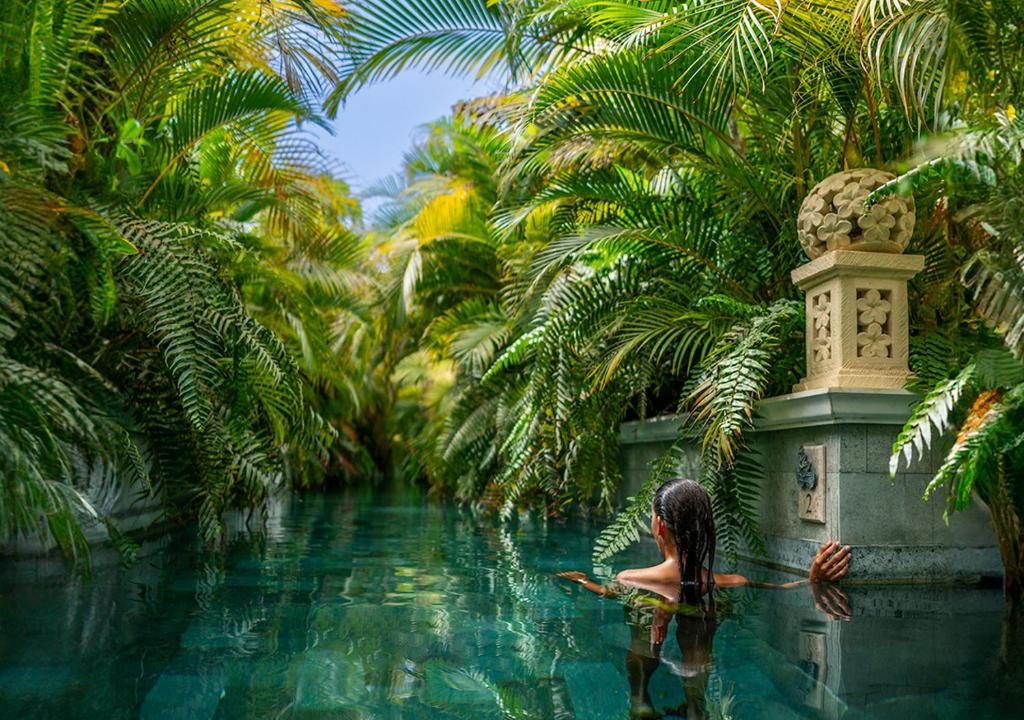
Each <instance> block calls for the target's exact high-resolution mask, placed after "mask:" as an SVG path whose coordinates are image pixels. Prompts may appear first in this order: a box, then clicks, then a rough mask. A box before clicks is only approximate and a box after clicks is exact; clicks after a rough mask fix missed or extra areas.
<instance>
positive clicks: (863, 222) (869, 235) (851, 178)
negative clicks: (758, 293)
mask: <svg viewBox="0 0 1024 720" xmlns="http://www.w3.org/2000/svg"><path fill="white" fill-rule="evenodd" d="M893 177H894V176H893V175H891V174H889V173H886V172H882V171H879V170H872V169H869V168H865V169H858V170H849V171H846V172H841V173H836V174H835V175H832V176H830V177H828V178H826V179H825V180H823V181H822V182H821V183H819V184H818V185H817V186H815V187H814V189H813V190H811V192H810V194H808V196H807V198H806V199H805V200H804V203H803V205H802V206H801V207H800V215H799V219H798V223H797V226H798V232H799V237H800V243H801V245H802V246H803V248H804V251H805V252H806V253H807V255H808V257H810V258H811V262H809V263H807V264H806V265H803V266H801V267H799V268H797V269H796V270H794V271H793V273H792V278H793V282H794V283H795V284H796V285H797V286H798V287H799V288H800V289H801V290H803V291H804V292H805V293H806V294H807V377H806V378H804V380H803V382H801V383H799V384H798V385H796V386H795V387H794V388H793V390H794V392H800V391H803V390H816V389H820V388H863V389H866V390H871V389H877V390H882V389H899V388H902V387H903V386H904V385H906V383H907V380H908V379H909V377H910V369H909V367H908V365H907V360H908V338H909V327H908V319H907V281H908V280H909V279H910V278H911V277H913V276H914V275H915V274H916V273H918V272H920V271H921V269H922V268H924V257H922V256H920V255H903V254H902V253H903V251H904V250H905V249H906V247H907V243H908V242H909V241H910V236H911V234H912V233H913V230H914V199H913V198H912V197H903V196H890V197H887V198H885V199H883V200H881V201H880V202H878V203H876V204H874V205H872V206H871V207H870V208H867V209H865V201H866V200H867V197H868V194H869V193H871V192H872V191H873V190H876V189H878V188H879V187H881V186H882V185H883V184H885V183H886V182H888V181H889V180H891V179H893Z"/></svg>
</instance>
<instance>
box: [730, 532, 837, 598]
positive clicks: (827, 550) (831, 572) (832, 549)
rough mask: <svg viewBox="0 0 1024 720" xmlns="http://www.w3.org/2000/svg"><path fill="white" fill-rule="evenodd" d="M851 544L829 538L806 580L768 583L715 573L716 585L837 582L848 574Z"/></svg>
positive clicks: (790, 585) (785, 587)
mask: <svg viewBox="0 0 1024 720" xmlns="http://www.w3.org/2000/svg"><path fill="white" fill-rule="evenodd" d="M850 558H851V555H850V546H849V545H846V546H843V547H839V543H838V542H837V541H835V540H829V541H828V542H826V543H824V544H822V546H821V547H820V548H818V554H817V555H815V556H814V560H812V561H811V568H810V570H809V571H808V573H807V579H806V580H794V581H792V582H788V583H782V584H781V585H780V584H778V583H766V582H756V581H754V580H750V579H748V578H746V577H744V576H743V575H725V574H719V573H715V586H716V587H723V588H728V587H741V586H744V585H746V586H748V587H756V588H766V589H770V590H788V589H790V588H795V587H800V586H801V585H807V584H808V583H821V582H837V581H838V580H840V579H842V578H843V576H845V575H846V570H847V569H848V568H849V567H850Z"/></svg>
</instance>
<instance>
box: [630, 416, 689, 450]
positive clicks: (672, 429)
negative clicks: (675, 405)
mask: <svg viewBox="0 0 1024 720" xmlns="http://www.w3.org/2000/svg"><path fill="white" fill-rule="evenodd" d="M683 420H684V417H683V416H682V415H661V416H659V417H654V418H648V419H646V420H631V421H630V422H624V423H622V424H621V425H619V442H620V443H626V444H636V443H654V442H673V441H674V440H675V439H676V437H678V435H679V429H680V428H681V427H682V426H683Z"/></svg>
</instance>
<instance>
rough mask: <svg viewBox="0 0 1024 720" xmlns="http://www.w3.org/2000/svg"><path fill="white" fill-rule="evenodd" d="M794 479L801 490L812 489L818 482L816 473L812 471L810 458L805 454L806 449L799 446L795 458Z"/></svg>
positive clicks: (812, 466)
mask: <svg viewBox="0 0 1024 720" xmlns="http://www.w3.org/2000/svg"><path fill="white" fill-rule="evenodd" d="M796 481H797V482H798V483H800V488H801V489H803V490H813V489H814V488H815V486H816V485H817V484H818V473H816V472H814V465H812V464H811V458H810V457H808V456H807V450H805V449H804V448H800V452H798V453H797V459H796Z"/></svg>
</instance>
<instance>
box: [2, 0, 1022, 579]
mask: <svg viewBox="0 0 1024 720" xmlns="http://www.w3.org/2000/svg"><path fill="white" fill-rule="evenodd" d="M3 12H4V16H3V17H2V18H0V21H2V28H3V32H4V41H3V45H2V55H0V67H2V74H3V77H4V79H5V82H4V83H3V93H4V94H5V97H4V102H3V104H2V105H0V128H2V129H0V211H2V212H3V213H4V221H3V222H2V223H0V242H2V243H3V254H2V258H0V334H2V338H3V346H2V349H0V366H2V367H3V368H4V370H3V374H2V375H0V394H2V395H3V400H2V403H0V443H2V446H3V457H4V459H3V460H2V461H0V462H3V463H4V464H3V485H2V486H0V537H3V538H9V537H11V536H13V535H16V534H19V533H31V532H34V531H37V530H39V529H40V527H42V531H43V532H44V534H49V535H50V536H51V537H53V538H54V539H55V540H56V541H58V542H60V544H62V545H63V546H64V547H65V548H68V549H69V550H72V551H75V550H76V549H80V547H81V544H82V535H81V529H80V528H81V523H80V522H79V521H78V519H76V518H80V517H81V514H82V513H83V512H84V513H87V514H91V515H94V516H97V517H100V518H102V513H101V512H98V511H97V510H96V509H95V508H92V507H91V506H90V505H89V504H88V502H87V501H86V500H85V496H84V495H83V493H82V492H80V489H81V488H82V487H83V483H85V482H86V481H87V480H88V479H89V478H92V481H95V480H96V478H97V477H101V476H103V475H109V476H117V477H121V478H133V479H134V480H135V481H136V482H137V483H138V484H139V485H141V486H144V487H150V486H152V487H153V488H155V491H157V492H160V493H162V494H163V495H164V496H165V497H166V498H167V500H168V502H169V503H170V506H171V507H174V508H175V509H176V512H179V513H180V514H181V517H182V518H191V517H195V518H198V519H199V520H200V521H201V525H202V527H203V528H204V531H205V533H206V534H207V536H208V537H210V538H213V537H215V536H216V534H217V529H218V523H219V518H220V517H221V516H222V514H223V512H224V511H225V510H226V509H227V508H230V507H233V506H258V505H259V504H260V502H261V499H262V498H263V497H265V494H266V493H267V492H268V491H269V489H270V488H272V487H274V486H275V485H278V484H281V483H285V482H289V480H290V481H291V482H294V483H296V484H307V485H308V484H316V483H317V482H319V481H320V480H321V479H322V478H323V477H325V476H328V475H329V476H331V477H346V476H347V477H353V478H355V477H362V478H365V477H370V476H379V477H391V476H402V477H415V478H420V479H424V480H425V481H426V482H427V483H428V484H429V485H430V487H431V488H433V489H434V490H435V491H436V492H438V493H441V494H445V495H449V496H452V497H454V498H456V499H458V500H460V501H463V502H470V503H474V504H478V505H480V506H482V507H487V508H491V509H493V510H495V511H497V512H498V513H500V514H501V515H503V516H504V517H509V516H511V515H513V514H515V513H516V512H517V511H519V510H520V509H523V508H526V507H532V508H539V509H541V510H543V511H545V512H547V513H551V514H558V513H562V512H567V511H569V510H572V511H575V512H581V513H591V512H597V513H608V512H610V511H611V510H612V509H613V506H614V501H615V498H616V493H617V492H618V488H619V480H620V477H619V469H618V458H617V450H616V437H617V431H618V426H619V424H620V423H621V421H623V420H624V419H630V418H635V417H645V416H649V415H653V414H660V413H666V412H679V413H681V414H683V415H684V416H685V417H686V418H687V422H686V423H685V424H684V426H683V429H682V430H681V431H680V434H679V437H678V439H677V441H676V442H675V443H674V445H673V447H672V448H671V449H670V450H669V451H668V452H667V453H666V454H665V455H664V457H662V458H661V459H660V460H659V461H658V462H657V463H655V464H654V466H653V467H652V472H651V474H650V477H649V479H648V481H647V483H645V485H644V487H643V488H642V490H641V491H640V492H639V493H638V494H637V495H636V496H635V497H634V498H633V500H632V502H631V503H630V504H629V505H628V506H627V507H626V509H625V510H624V511H622V512H621V513H620V514H619V515H618V517H617V518H616V520H615V521H614V522H612V523H611V524H610V525H609V526H608V529H607V530H606V531H605V532H604V533H603V534H602V537H601V539H600V541H599V542H598V544H597V547H596V548H595V557H596V558H598V559H603V558H606V557H609V556H610V555H611V554H613V553H614V552H616V551H617V550H619V549H621V548H622V547H624V546H625V545H626V544H628V543H629V542H631V541H632V540H634V539H636V538H637V537H638V536H639V522H638V521H639V520H640V519H641V518H642V516H643V515H644V514H645V513H646V510H647V508H648V506H649V501H650V496H651V493H652V492H653V489H654V487H656V485H657V484H658V483H659V482H660V480H662V479H663V478H664V477H666V476H668V475H670V474H672V473H675V472H676V471H677V469H678V466H679V463H680V462H682V461H683V459H684V458H685V456H686V453H687V451H688V450H687V449H688V448H690V447H693V446H694V444H695V443H696V445H697V446H698V447H699V448H700V453H701V458H700V463H699V473H700V476H701V479H702V481H703V482H704V483H705V484H706V485H707V486H708V487H709V488H710V489H711V491H712V493H713V496H714V501H715V504H716V511H717V512H718V515H719V518H720V522H721V526H722V528H723V533H722V534H723V541H724V544H725V549H726V550H727V551H729V552H732V553H735V552H737V551H738V550H739V548H740V547H742V546H744V545H745V546H747V547H750V548H753V549H754V550H755V551H756V550H757V548H758V547H759V544H760V542H761V541H760V536H759V533H758V529H757V525H756V522H755V507H756V503H757V492H758V477H759V475H760V473H761V467H760V463H759V459H758V457H757V455H756V454H755V453H754V452H752V451H751V450H750V448H749V447H748V445H747V443H746V441H745V435H746V433H747V431H748V430H749V429H750V428H751V427H752V417H753V416H754V413H755V412H756V407H757V404H758V401H759V400H760V399H761V398H762V397H764V396H767V395H771V394H777V393H781V392H786V391H788V390H789V389H790V388H791V387H792V385H793V383H794V382H795V381H796V379H797V378H799V377H800V376H801V375H802V374H803V369H804V368H803V349H802V348H803V327H804V317H803V303H802V301H801V299H800V297H799V295H798V293H797V290H796V289H795V288H794V287H793V285H792V283H791V282H790V272H791V271H792V270H793V269H794V268H795V267H797V266H798V265H800V264H802V263H803V262H804V261H805V258H804V257H803V255H802V251H801V248H800V245H799V243H798V241H797V232H796V226H795V222H796V216H797V209H798V208H799V206H800V203H801V202H802V200H803V198H804V197H805V196H806V194H807V193H808V191H809V190H810V189H811V188H812V187H813V186H814V185H815V184H816V183H817V182H819V181H820V180H822V179H823V178H825V177H827V176H828V175H830V174H832V173H834V172H837V171H839V170H843V169H848V168H854V167H862V166H873V167H879V168H884V169H888V170H890V171H893V172H895V173H896V174H897V179H896V180H895V181H893V182H892V183H889V184H888V185H887V186H884V187H883V188H881V189H880V190H878V191H876V192H875V193H874V194H873V195H872V197H871V198H869V203H870V202H877V201H879V200H881V199H882V198H883V197H884V196H885V195H886V194H887V193H913V194H914V195H915V196H916V199H917V207H918V209H919V212H918V225H917V228H916V231H915V236H914V240H913V243H912V247H911V249H910V251H912V252H917V253H920V254H923V255H925V256H926V258H927V268H926V271H925V272H924V273H923V274H922V275H921V276H920V277H919V278H917V279H916V280H915V281H914V283H913V286H912V293H913V295H914V302H913V303H912V308H913V316H912V319H911V327H912V336H913V337H912V348H911V365H912V369H913V370H914V372H915V373H916V380H915V385H914V389H915V390H918V391H920V392H921V394H922V396H923V399H922V401H921V403H920V404H919V405H918V407H917V409H916V412H915V413H914V416H913V417H912V418H911V420H910V421H909V423H908V425H907V427H906V428H905V429H904V431H903V433H901V435H900V437H899V439H898V440H897V443H896V446H895V447H894V450H893V452H894V456H893V470H894V473H895V472H898V471H899V470H900V469H901V468H903V467H905V465H906V463H909V462H914V461H916V460H917V459H918V458H919V457H921V456H922V455H924V454H925V453H926V452H930V451H931V446H932V445H933V444H934V445H936V447H937V448H938V447H939V446H940V444H941V443H946V446H948V455H947V460H946V462H945V463H944V465H943V466H942V468H941V469H940V470H939V472H938V473H937V475H936V476H935V479H934V482H933V483H932V485H931V488H930V490H931V491H933V492H934V491H940V490H941V491H943V492H946V493H947V494H948V497H949V499H950V500H949V502H950V509H951V510H959V509H962V508H963V507H965V506H966V505H967V504H968V503H969V502H971V500H972V498H977V499H978V500H980V501H982V502H984V503H985V504H986V505H987V506H988V507H989V509H990V510H991V511H992V517H993V523H994V526H995V528H996V532H997V535H998V537H999V540H1000V545H1001V549H1002V552H1003V560H1004V564H1005V566H1006V569H1007V589H1008V591H1009V592H1010V593H1011V595H1012V596H1019V595H1020V593H1021V588H1022V582H1024V542H1022V537H1024V533H1022V527H1021V522H1022V515H1021V513H1022V508H1024V505H1022V503H1024V485H1022V483H1021V478H1024V365H1022V362H1024V320H1022V317H1024V313H1022V309H1024V250H1022V248H1024V243H1022V230H1024V226H1022V225H1021V223H1020V220H1019V217H1020V213H1019V210H1020V207H1019V206H1020V198H1021V197H1024V195H1022V192H1021V191H1022V189H1024V186H1022V182H1024V180H1022V177H1024V176H1022V174H1021V167H1022V163H1024V154H1022V151H1024V143H1022V140H1024V130H1022V125H1021V123H1022V121H1021V120H1020V119H1019V118H1018V117H1017V114H1016V110H1015V107H1017V106H1019V105H1020V102H1021V97H1020V93H1021V83H1022V82H1024V40H1022V35H1021V33H1020V32H1019V30H1018V29H1019V28H1020V27H1022V25H1024V3H1021V2H1019V0H986V1H985V2H977V3H957V2H954V1H953V0H856V1H851V2H833V1H831V0H793V1H792V2H781V1H780V2H763V1H762V2H753V1H751V0H707V1H696V2H687V3H681V2H669V1H667V0H664V1H663V0H387V1H385V0H353V1H352V2H349V3H344V9H343V8H342V7H341V6H340V5H338V4H336V3H334V2H326V1H325V0H287V1H285V0H272V1H271V0H249V1H248V2H245V1H243V0H188V1H187V2H164V1H162V0H126V1H124V2H102V1H101V0H87V1H85V2H75V3H71V2H61V1H60V0H35V1H34V2H29V3H22V4H19V5H18V6H17V7H10V8H7V9H5V10H4V11H3ZM413 67H415V68H420V69H426V70H442V71H447V72H451V73H459V74H465V75H472V76H476V77H481V78H486V79H487V81H488V83H491V84H494V83H497V84H500V85H501V87H502V91H501V92H498V93H495V94H491V95H487V96H484V97H480V98H476V99H467V101H466V102H464V103H462V104H460V105H459V106H458V107H456V108H455V109H454V110H453V113H452V115H451V116H450V117H447V118H443V119H440V120H438V121H437V122H436V123H434V124H432V125H431V126H429V127H428V128H426V129H425V131H424V135H423V138H422V141H421V142H420V143H419V144H418V145H417V146H416V147H415V148H413V149H412V150H411V151H410V152H409V154H408V155H407V158H406V162H405V165H404V170H403V172H402V173H401V174H400V175H399V176H397V177H395V178H392V179H389V180H387V181H384V182H382V183H381V186H380V187H379V188H377V189H376V190H375V193H376V194H377V195H378V196H380V197H381V198H383V204H382V205H381V209H380V211H379V212H378V213H376V216H375V217H373V218H368V219H366V220H365V222H363V221H361V219H360V213H359V209H358V205H357V204H355V203H354V202H353V201H351V199H350V198H349V197H348V194H347V193H346V191H345V188H344V187H343V186H342V185H340V184H339V183H338V182H337V181H335V180H333V179H332V178H331V168H330V167H329V166H327V165H326V164H325V163H324V161H323V159H322V158H320V157H319V155H318V154H317V152H316V151H315V147H314V146H313V145H311V144H310V142H309V139H308V136H307V134H306V128H307V127H308V126H310V125H316V124H318V123H322V121H323V119H324V117H325V116H328V115H330V114H331V113H334V112H335V111H337V110H338V108H339V107H340V106H341V105H342V104H343V103H344V102H345V100H346V98H347V97H349V96H350V95H351V94H352V93H353V92H356V91H358V90H359V89H360V88H361V87H364V86H366V85H368V84H372V83H375V82H380V81H382V80H386V79H387V78H390V77H392V76H394V75H395V74H397V73H399V72H401V71H403V70H405V69H408V68H413ZM363 227H366V228H368V229H367V230H365V231H364V230H363V229H362V228H363ZM946 446H942V449H943V451H945V450H946V449H947V447H946ZM40 518H43V519H44V522H43V525H42V526H40ZM112 532H115V533H116V528H113V527H112Z"/></svg>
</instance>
